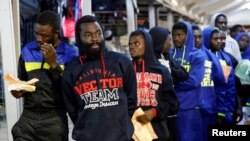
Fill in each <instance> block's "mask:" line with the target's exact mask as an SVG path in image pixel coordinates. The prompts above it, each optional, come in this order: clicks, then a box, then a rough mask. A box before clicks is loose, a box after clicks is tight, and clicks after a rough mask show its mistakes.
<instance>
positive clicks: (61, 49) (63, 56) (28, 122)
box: [11, 11, 78, 141]
mask: <svg viewBox="0 0 250 141" xmlns="http://www.w3.org/2000/svg"><path fill="white" fill-rule="evenodd" d="M60 25H61V22H60V17H59V15H57V14H56V13H53V12H51V11H45V12H43V13H41V14H40V15H39V16H38V18H37V20H36V24H35V37H36V41H32V42H30V43H28V44H26V45H25V46H24V47H23V49H22V51H21V55H20V58H19V64H18V77H19V79H20V80H23V81H28V80H30V79H32V78H37V79H39V81H38V82H37V83H36V84H35V86H36V90H35V91H34V92H27V91H11V93H12V95H13V96H14V97H16V98H20V97H23V98H24V106H23V107H24V109H23V113H22V115H21V117H20V119H19V120H18V122H17V123H16V124H15V125H14V126H13V128H12V134H13V138H14V140H15V141H24V140H25V141H26V140H32V141H38V140H39V141H68V121H67V115H66V110H65V106H64V103H63V97H62V92H61V85H60V82H61V75H62V71H63V69H64V66H65V65H66V64H67V63H68V62H69V61H70V60H71V59H72V58H73V57H75V56H77V55H78V51H77V48H76V47H73V46H70V45H68V44H66V43H65V42H64V41H63V40H61V39H60V29H61V28H60Z"/></svg>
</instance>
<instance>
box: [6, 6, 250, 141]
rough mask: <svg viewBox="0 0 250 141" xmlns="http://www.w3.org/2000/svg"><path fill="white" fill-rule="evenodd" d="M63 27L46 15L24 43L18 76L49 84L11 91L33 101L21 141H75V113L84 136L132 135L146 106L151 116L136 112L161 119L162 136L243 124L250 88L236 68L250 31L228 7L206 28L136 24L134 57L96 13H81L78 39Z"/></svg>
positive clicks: (201, 134) (180, 138)
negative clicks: (230, 23)
mask: <svg viewBox="0 0 250 141" xmlns="http://www.w3.org/2000/svg"><path fill="white" fill-rule="evenodd" d="M60 25H61V23H60V18H59V16H58V15H57V14H56V13H53V12H51V11H44V12H42V13H41V14H40V15H39V16H38V18H37V20H36V23H35V37H36V40H34V41H32V42H30V43H28V44H26V45H25V46H24V47H23V48H22V51H21V55H20V58H19V64H18V77H19V78H20V79H21V80H24V81H27V80H30V79H32V78H38V79H39V82H38V83H36V84H34V85H35V86H36V91H35V92H27V91H11V93H12V95H13V96H14V97H16V98H20V97H23V98H24V110H23V113H22V115H21V117H20V119H19V120H18V122H17V123H16V124H15V125H14V127H13V128H12V134H13V138H14V140H15V141H28V140H36V141H38V140H39V141H67V140H68V132H69V131H68V122H67V120H68V119H67V114H68V115H69V117H70V120H72V122H73V124H74V127H73V132H72V138H73V139H74V140H77V141H131V140H134V138H133V133H134V131H135V128H134V126H133V124H132V121H131V118H132V116H133V113H134V112H135V110H136V109H138V108H142V110H143V111H144V113H143V114H142V115H140V116H137V117H136V119H137V121H138V122H139V123H141V124H147V123H151V125H152V127H153V130H154V132H155V134H156V135H157V138H156V139H154V141H206V140H208V129H209V127H210V126H212V125H237V124H239V123H240V122H241V121H242V118H243V110H242V109H243V108H242V107H243V106H245V108H246V109H247V108H248V107H247V106H250V98H249V94H247V93H246V92H247V90H248V89H249V88H248V87H247V86H245V85H243V84H242V83H241V81H240V79H239V78H237V76H236V75H235V73H234V72H235V69H236V67H237V65H238V63H240V62H241V60H242V59H250V53H248V51H249V50H250V48H249V36H248V34H247V33H246V32H244V29H243V27H242V26H239V25H237V27H234V28H232V29H233V30H232V31H231V32H230V34H229V32H228V31H229V30H228V27H227V17H226V15H224V14H222V13H219V14H215V15H214V16H213V17H212V19H211V26H209V27H205V28H204V29H201V28H200V27H199V26H197V25H192V24H190V23H189V22H186V21H179V22H177V23H175V24H174V25H173V27H172V29H166V28H164V27H157V26H156V27H153V28H151V29H149V31H145V30H140V29H138V30H135V31H133V32H132V33H130V35H129V41H128V47H129V52H130V56H131V58H129V57H127V56H125V55H124V54H121V53H118V52H114V51H110V50H108V49H107V48H106V45H105V38H104V30H103V26H102V24H101V23H100V22H99V21H98V19H97V18H96V17H94V16H90V15H86V16H83V17H81V18H80V19H78V21H77V23H76V26H75V39H76V44H75V46H73V45H69V44H67V43H66V42H64V41H63V39H62V38H60V33H61V31H60V29H61V28H60ZM248 114H249V113H248ZM247 116H248V115H247ZM246 118H248V117H244V119H246ZM246 123H247V122H246ZM243 124H244V123H243Z"/></svg>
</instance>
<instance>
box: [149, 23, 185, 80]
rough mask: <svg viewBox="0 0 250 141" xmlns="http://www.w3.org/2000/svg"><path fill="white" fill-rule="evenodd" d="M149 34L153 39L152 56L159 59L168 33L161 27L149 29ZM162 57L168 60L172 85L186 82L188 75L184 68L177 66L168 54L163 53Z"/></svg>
mask: <svg viewBox="0 0 250 141" xmlns="http://www.w3.org/2000/svg"><path fill="white" fill-rule="evenodd" d="M149 33H150V35H151V37H152V39H153V48H154V54H155V56H156V58H157V59H160V58H161V54H162V50H163V47H164V44H165V41H166V39H167V37H168V36H169V34H170V31H169V30H168V29H166V28H162V27H153V28H152V29H150V31H149ZM162 55H163V56H164V57H165V59H166V60H169V65H170V69H171V75H172V78H173V81H174V83H177V82H179V81H183V80H186V79H187V78H188V73H187V71H186V70H185V68H183V67H182V66H181V65H179V64H178V63H177V62H176V61H175V60H174V59H173V58H172V57H170V55H169V53H168V52H167V53H163V54H162Z"/></svg>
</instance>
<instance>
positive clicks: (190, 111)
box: [170, 22, 205, 141]
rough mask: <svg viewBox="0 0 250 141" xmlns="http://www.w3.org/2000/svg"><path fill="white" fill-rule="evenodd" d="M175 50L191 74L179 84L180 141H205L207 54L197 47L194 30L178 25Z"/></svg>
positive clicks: (175, 27)
mask: <svg viewBox="0 0 250 141" xmlns="http://www.w3.org/2000/svg"><path fill="white" fill-rule="evenodd" d="M172 37H173V42H174V48H173V49H172V50H171V52H170V54H171V56H172V57H173V58H174V59H175V60H176V61H177V62H178V63H179V64H180V65H182V66H183V67H184V68H185V69H186V70H187V72H188V75H189V76H188V79H187V80H185V81H180V82H179V83H177V84H175V90H176V94H177V98H178V100H179V111H178V116H177V121H178V130H179V131H178V133H179V140H180V141H194V140H195V141H202V140H203V137H202V132H203V131H202V128H203V126H202V116H201V111H200V105H201V102H202V88H201V82H202V80H203V78H204V74H205V66H204V64H205V58H204V55H203V53H202V52H201V51H200V50H198V49H196V48H195V47H194V35H193V31H192V27H191V25H190V24H189V23H187V22H177V23H176V24H174V26H173V29H172Z"/></svg>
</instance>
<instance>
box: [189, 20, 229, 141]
mask: <svg viewBox="0 0 250 141" xmlns="http://www.w3.org/2000/svg"><path fill="white" fill-rule="evenodd" d="M192 29H193V32H194V39H195V47H196V48H197V49H200V50H201V51H202V53H203V54H204V57H205V68H206V71H205V75H204V78H203V81H202V83H201V87H202V96H203V98H202V104H201V106H200V109H201V114H202V120H203V121H202V122H203V126H204V127H203V131H204V132H203V133H204V139H203V141H207V140H208V129H209V126H210V125H215V124H216V115H217V105H216V97H218V96H219V94H220V93H218V92H217V93H216V91H215V89H216V88H217V87H220V86H221V85H224V84H225V78H224V75H223V71H222V67H221V65H220V62H219V59H218V58H217V57H216V56H215V55H214V54H213V53H211V52H210V51H209V50H208V49H207V48H206V47H205V46H204V44H203V35H202V31H201V29H200V27H199V26H197V25H192Z"/></svg>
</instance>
